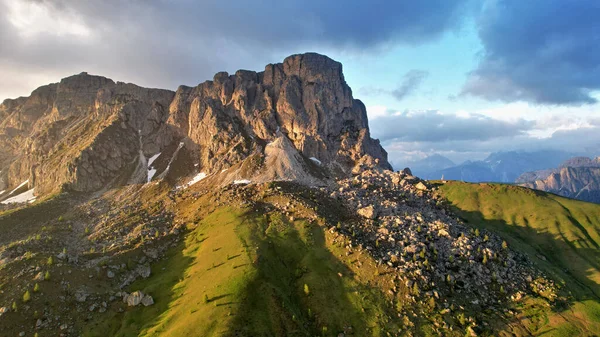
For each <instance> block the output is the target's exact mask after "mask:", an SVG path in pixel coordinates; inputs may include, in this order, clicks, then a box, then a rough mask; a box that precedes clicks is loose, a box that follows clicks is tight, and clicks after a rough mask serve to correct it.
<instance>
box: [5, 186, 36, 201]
mask: <svg viewBox="0 0 600 337" xmlns="http://www.w3.org/2000/svg"><path fill="white" fill-rule="evenodd" d="M33 190H34V189H33V188H32V189H30V190H29V191H26V192H23V193H21V194H19V195H15V196H14V197H12V198H8V199H6V200H4V201H2V203H3V204H5V205H7V204H14V203H18V202H34V201H35V195H33V192H34V191H33Z"/></svg>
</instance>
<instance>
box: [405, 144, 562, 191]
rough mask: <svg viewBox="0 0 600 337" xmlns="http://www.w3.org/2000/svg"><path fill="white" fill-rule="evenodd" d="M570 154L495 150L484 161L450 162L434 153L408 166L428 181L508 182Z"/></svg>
mask: <svg viewBox="0 0 600 337" xmlns="http://www.w3.org/2000/svg"><path fill="white" fill-rule="evenodd" d="M573 156H574V154H573V153H569V152H564V151H553V150H544V151H534V152H524V151H509V152H495V153H492V154H490V155H489V156H488V157H487V158H486V159H484V160H479V161H466V162H464V163H462V164H459V165H454V163H453V162H452V161H451V160H450V159H448V158H446V157H444V156H441V155H438V154H436V155H433V156H430V157H427V158H425V159H423V160H420V161H417V162H414V163H410V164H409V165H408V166H409V167H410V168H411V170H412V172H413V173H414V174H415V175H417V176H419V177H421V178H423V179H429V180H432V179H441V178H442V177H444V179H447V180H461V181H466V182H504V183H512V182H515V180H516V179H517V178H518V177H519V176H521V175H522V174H523V173H525V172H531V171H538V170H543V169H548V168H553V167H557V166H558V165H560V164H561V163H562V162H564V161H565V160H567V159H569V158H571V157H573Z"/></svg>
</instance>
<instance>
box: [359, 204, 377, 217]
mask: <svg viewBox="0 0 600 337" xmlns="http://www.w3.org/2000/svg"><path fill="white" fill-rule="evenodd" d="M357 213H358V214H359V215H360V216H362V217H363V218H367V219H375V218H376V217H377V211H376V210H375V207H373V205H370V206H367V207H363V208H360V209H358V211H357Z"/></svg>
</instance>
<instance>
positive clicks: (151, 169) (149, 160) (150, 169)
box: [148, 152, 161, 182]
mask: <svg viewBox="0 0 600 337" xmlns="http://www.w3.org/2000/svg"><path fill="white" fill-rule="evenodd" d="M160 154H161V153H160V152H159V153H157V154H155V155H153V156H152V157H150V159H148V168H149V170H148V182H150V181H151V180H152V178H153V177H154V175H155V174H156V169H155V168H152V163H154V161H155V160H156V158H158V156H160Z"/></svg>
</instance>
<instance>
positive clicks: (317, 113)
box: [0, 54, 391, 198]
mask: <svg viewBox="0 0 600 337" xmlns="http://www.w3.org/2000/svg"><path fill="white" fill-rule="evenodd" d="M179 144H180V145H179ZM182 148H183V149H185V150H184V151H180V150H181V149H182ZM269 148H270V150H269ZM178 156H179V157H182V156H183V157H185V160H182V159H181V158H179V159H178V158H177V157H178ZM150 157H153V160H156V159H157V158H158V160H156V163H159V164H160V163H161V162H162V163H163V164H162V165H159V164H151V165H153V166H157V167H159V169H158V170H159V171H162V172H156V177H165V176H168V175H169V174H170V173H169V170H171V171H174V170H175V168H174V165H179V166H185V167H183V168H182V167H179V168H177V170H176V171H178V172H188V173H189V172H191V171H193V170H196V171H201V172H205V173H207V174H209V175H210V174H219V173H221V172H222V171H224V170H228V169H230V168H232V170H229V171H228V173H227V174H228V175H227V177H228V178H227V179H229V180H233V179H241V178H247V179H251V178H253V177H256V178H257V180H260V181H265V180H300V181H303V182H307V183H312V182H314V181H315V179H316V180H318V179H320V178H322V177H326V176H330V175H335V176H339V175H345V174H349V173H350V172H352V170H360V168H361V167H380V168H384V169H389V168H391V167H390V165H389V163H388V162H387V154H386V152H385V151H384V150H383V148H382V147H381V146H380V145H379V142H378V141H377V140H374V139H372V138H371V137H370V134H369V128H368V122H367V115H366V110H365V107H364V105H363V104H362V103H361V102H360V101H358V100H355V99H353V97H352V91H351V89H350V88H349V87H348V85H347V84H346V82H345V80H344V76H343V73H342V65H341V64H340V63H338V62H335V61H333V60H331V59H329V58H328V57H326V56H322V55H318V54H303V55H293V56H290V57H288V58H286V59H285V60H284V62H283V63H279V64H269V65H267V66H266V67H265V70H264V71H263V72H253V71H245V70H239V71H237V72H236V73H235V74H234V75H228V74H227V73H224V72H221V73H218V74H216V75H215V76H214V79H213V80H212V81H206V82H204V83H202V84H200V85H198V86H197V87H194V88H190V87H185V86H181V87H180V88H178V90H177V91H176V92H171V91H168V90H160V89H147V88H141V87H138V86H136V85H133V84H125V83H120V82H118V83H115V82H113V81H112V80H110V79H107V78H104V77H99V76H91V75H88V74H87V73H82V74H79V75H75V76H72V77H68V78H65V79H63V80H62V81H61V82H60V83H56V84H50V85H47V86H43V87H40V88H38V89H36V90H35V91H34V92H33V93H32V94H31V96H30V97H24V98H18V99H14V100H5V101H4V102H3V103H2V104H1V105H0V169H1V173H0V175H1V177H2V179H0V190H7V191H8V190H9V189H11V188H13V187H15V186H17V185H19V184H21V183H22V182H25V181H28V183H27V185H28V188H33V187H35V191H36V194H40V193H50V192H53V191H56V190H59V189H61V188H65V189H69V190H74V191H96V190H100V189H102V188H104V187H108V186H112V185H113V184H123V183H141V182H145V181H146V180H147V179H148V174H147V172H148V166H149V163H148V159H149V158H150ZM310 158H312V159H313V160H310ZM249 160H251V161H252V165H250V164H248V161H249ZM267 163H268V164H267ZM272 168H276V169H272ZM153 170H154V168H153ZM153 174H154V173H153ZM171 174H172V172H171ZM150 178H152V177H150ZM227 179H224V180H223V179H221V180H222V181H226V180H227ZM6 194H7V192H4V195H3V196H4V197H6ZM3 196H2V193H0V198H2V197H3Z"/></svg>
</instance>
